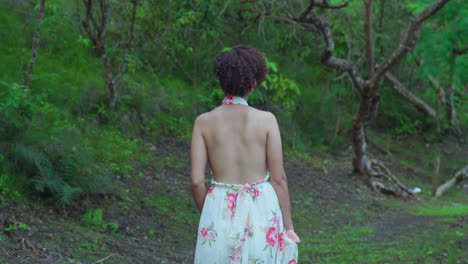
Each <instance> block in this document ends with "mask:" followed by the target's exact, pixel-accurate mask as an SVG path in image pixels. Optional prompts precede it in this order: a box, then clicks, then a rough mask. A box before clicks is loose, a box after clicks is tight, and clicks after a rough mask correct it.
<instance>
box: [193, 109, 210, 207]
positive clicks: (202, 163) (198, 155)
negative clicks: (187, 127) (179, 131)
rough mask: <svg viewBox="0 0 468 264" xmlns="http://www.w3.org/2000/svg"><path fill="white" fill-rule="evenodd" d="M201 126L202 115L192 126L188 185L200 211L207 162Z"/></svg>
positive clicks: (204, 191) (203, 194) (202, 201)
mask: <svg viewBox="0 0 468 264" xmlns="http://www.w3.org/2000/svg"><path fill="white" fill-rule="evenodd" d="M202 126H203V117H202V115H201V116H199V117H197V119H196V120H195V125H194V126H193V133H192V147H191V164H192V168H191V172H190V185H191V189H192V195H193V199H194V200H195V203H196V204H197V207H198V209H199V210H200V211H201V210H202V208H203V203H204V201H205V196H206V187H205V169H206V161H207V151H206V145H205V140H204V139H203V135H202V131H201V128H202Z"/></svg>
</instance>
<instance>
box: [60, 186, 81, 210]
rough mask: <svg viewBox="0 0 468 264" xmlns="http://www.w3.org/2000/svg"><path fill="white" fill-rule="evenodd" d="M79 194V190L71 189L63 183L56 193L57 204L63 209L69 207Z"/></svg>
mask: <svg viewBox="0 0 468 264" xmlns="http://www.w3.org/2000/svg"><path fill="white" fill-rule="evenodd" d="M81 192H82V190H81V188H79V187H72V186H70V185H68V184H66V183H65V184H63V185H62V187H61V188H60V189H59V190H58V192H57V197H58V199H57V202H58V204H59V205H61V206H63V207H66V206H70V205H72V204H73V202H74V201H75V200H76V199H78V197H79V196H80V194H81Z"/></svg>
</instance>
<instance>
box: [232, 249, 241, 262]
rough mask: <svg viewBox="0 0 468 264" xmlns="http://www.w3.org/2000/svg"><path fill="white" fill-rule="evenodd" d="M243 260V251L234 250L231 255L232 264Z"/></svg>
mask: <svg viewBox="0 0 468 264" xmlns="http://www.w3.org/2000/svg"><path fill="white" fill-rule="evenodd" d="M240 259H241V251H240V248H236V249H234V251H233V252H232V255H231V261H232V262H239V261H240Z"/></svg>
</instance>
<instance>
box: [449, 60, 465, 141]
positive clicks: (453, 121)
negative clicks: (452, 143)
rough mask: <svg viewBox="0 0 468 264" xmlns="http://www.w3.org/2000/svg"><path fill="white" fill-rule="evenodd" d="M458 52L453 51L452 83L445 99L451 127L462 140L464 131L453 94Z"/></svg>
mask: <svg viewBox="0 0 468 264" xmlns="http://www.w3.org/2000/svg"><path fill="white" fill-rule="evenodd" d="M456 56H457V55H456V52H455V51H453V52H452V57H451V62H450V83H449V85H448V89H447V99H446V100H445V102H446V104H445V106H446V115H447V120H448V121H449V124H450V128H451V129H452V131H453V133H454V135H455V136H456V137H457V138H458V139H459V140H461V141H463V132H462V130H461V128H460V127H459V125H458V116H457V111H456V109H455V102H454V100H453V95H454V92H455V63H456V61H455V60H456Z"/></svg>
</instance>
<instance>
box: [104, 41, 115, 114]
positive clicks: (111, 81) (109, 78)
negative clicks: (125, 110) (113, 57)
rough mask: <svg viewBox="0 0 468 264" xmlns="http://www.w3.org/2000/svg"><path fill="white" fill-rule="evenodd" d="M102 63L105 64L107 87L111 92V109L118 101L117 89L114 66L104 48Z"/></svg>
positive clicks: (109, 95) (108, 98) (109, 97)
mask: <svg viewBox="0 0 468 264" xmlns="http://www.w3.org/2000/svg"><path fill="white" fill-rule="evenodd" d="M102 63H103V64H104V70H105V79H106V84H107V88H108V89H109V94H108V97H107V100H108V101H107V103H108V106H109V108H110V109H114V108H115V105H116V103H117V89H116V88H115V81H114V77H113V75H112V67H111V64H110V62H109V58H108V57H107V52H106V49H105V48H104V53H103V55H102Z"/></svg>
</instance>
